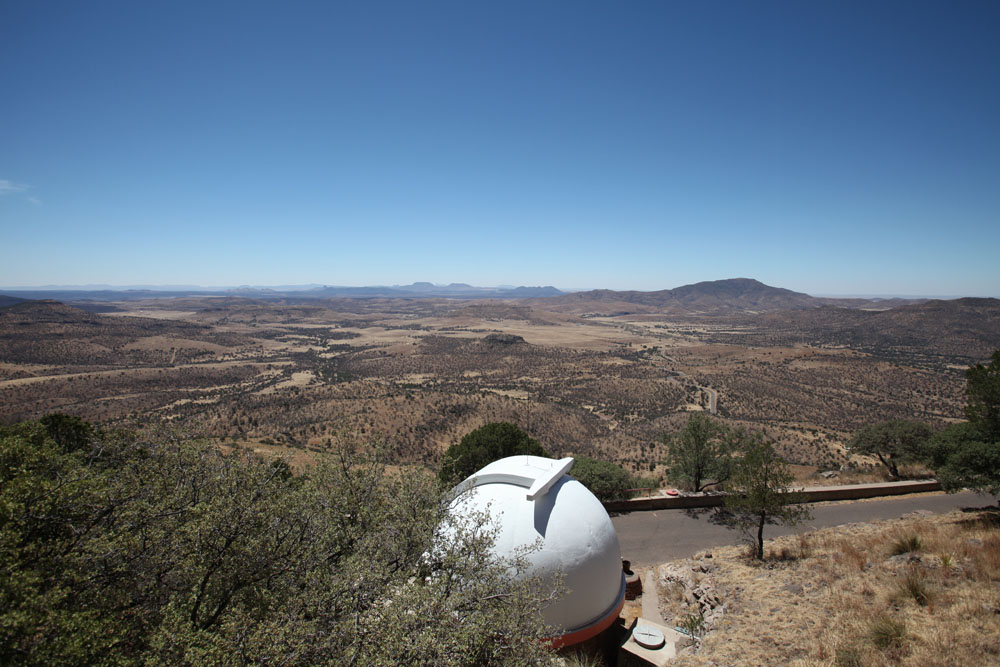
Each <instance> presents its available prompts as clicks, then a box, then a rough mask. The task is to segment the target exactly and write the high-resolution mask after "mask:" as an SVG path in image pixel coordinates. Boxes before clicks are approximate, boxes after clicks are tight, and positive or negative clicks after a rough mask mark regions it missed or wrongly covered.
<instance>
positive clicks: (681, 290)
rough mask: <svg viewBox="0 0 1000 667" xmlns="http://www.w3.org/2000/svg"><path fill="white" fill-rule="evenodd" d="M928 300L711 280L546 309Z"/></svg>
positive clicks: (764, 307)
mask: <svg viewBox="0 0 1000 667" xmlns="http://www.w3.org/2000/svg"><path fill="white" fill-rule="evenodd" d="M922 300H923V299H860V298H858V299H835V298H826V297H815V296H810V295H808V294H805V293H803V292H793V291H792V290H788V289H784V288H781V287H771V286H770V285H765V284H764V283H762V282H760V281H758V280H753V279H752V278H730V279H727V280H711V281H705V282H700V283H695V284H693V285H684V286H682V287H677V288H674V289H666V290H659V291H655V292H635V291H625V292H616V291H614V290H591V291H589V292H575V293H573V294H564V295H562V296H559V297H554V298H552V299H548V300H547V301H546V306H547V307H552V306H554V305H555V306H557V307H558V306H562V307H563V308H561V309H564V310H569V311H574V312H585V311H594V312H602V313H607V314H623V313H628V312H633V313H654V312H655V313H673V314H711V315H722V314H732V313H741V312H742V313H766V312H773V311H782V310H802V309H809V308H821V307H823V306H838V307H841V308H875V309H879V310H884V309H888V308H893V307H896V306H900V305H903V304H906V303H916V302H918V301H922Z"/></svg>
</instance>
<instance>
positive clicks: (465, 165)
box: [0, 0, 1000, 296]
mask: <svg viewBox="0 0 1000 667" xmlns="http://www.w3.org/2000/svg"><path fill="white" fill-rule="evenodd" d="M998 31H1000V3H997V2H994V1H992V0H989V1H986V2H962V1H959V2H944V1H941V2H934V3H923V2H909V1H907V2H766V1H765V2H715V1H711V0H708V1H705V2H666V1H658V2H629V3H608V2H576V1H574V2H546V1H543V2H537V1H536V2H523V3H522V2H507V1H505V2H495V3H479V2H455V3H439V2H379V1H373V2H362V3H334V2H317V3H299V2H285V3H278V2H268V3H264V2H233V3H224V2H208V3H205V2H197V3H195V2H191V3H187V2H169V3H167V2H162V3H156V2H103V1H102V2H92V3H81V2H64V3H63V2H48V1H45V0H40V1H38V2H30V1H27V0H0V63H2V64H3V66H2V67H0V99H2V103H0V286H25V285H44V284H85V283H109V284H119V285H125V284H140V283H141V284H160V283H162V284H167V283H173V284H202V285H240V284H256V285H267V284H295V283H325V284H338V285H362V284H397V283H399V284H402V283H410V282H413V281H416V280H427V281H432V282H438V283H448V282H467V283H472V284H477V285H496V284H526V285H555V286H558V287H564V288H575V287H605V288H611V289H642V290H653V289H664V288H671V287H676V286H678V285H682V284H686V283H691V282H697V281H700V280H714V279H720V278H731V277H752V278H757V279H759V280H761V281H763V282H765V283H768V284H771V285H776V286H780V287H787V288H790V289H795V290H799V291H805V292H809V293H813V294H914V295H941V294H944V295H984V296H1000V262H998V261H997V246H998V243H997V242H998V241H1000V40H998V39H996V35H997V34H998Z"/></svg>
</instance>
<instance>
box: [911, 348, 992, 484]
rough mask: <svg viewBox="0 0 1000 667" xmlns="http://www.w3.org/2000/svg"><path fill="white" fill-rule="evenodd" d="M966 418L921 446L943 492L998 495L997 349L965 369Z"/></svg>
mask: <svg viewBox="0 0 1000 667" xmlns="http://www.w3.org/2000/svg"><path fill="white" fill-rule="evenodd" d="M965 377H966V380H967V389H966V395H967V396H968V402H967V405H966V408H965V414H966V416H967V417H968V418H969V421H967V422H963V423H959V424H951V425H950V426H948V427H947V428H945V429H944V430H942V431H941V432H939V433H937V434H935V435H934V436H933V437H932V438H931V439H930V440H929V441H928V443H927V446H926V447H925V458H926V460H927V462H928V465H930V467H932V468H933V469H934V471H935V472H936V473H937V476H938V479H939V480H940V481H941V486H942V487H943V488H944V490H945V491H948V492H949V493H953V492H955V491H960V490H961V489H963V488H969V489H973V490H975V491H980V492H987V493H990V494H992V495H994V496H1000V350H998V351H996V352H994V353H993V357H992V360H991V361H990V363H989V364H988V365H986V366H983V365H982V364H976V365H975V366H972V367H971V368H969V369H968V370H967V371H966V372H965Z"/></svg>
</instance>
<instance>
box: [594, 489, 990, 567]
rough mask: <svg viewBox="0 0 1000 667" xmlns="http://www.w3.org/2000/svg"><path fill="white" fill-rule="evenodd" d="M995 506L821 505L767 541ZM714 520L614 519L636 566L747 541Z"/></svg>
mask: <svg viewBox="0 0 1000 667" xmlns="http://www.w3.org/2000/svg"><path fill="white" fill-rule="evenodd" d="M995 503H996V501H995V500H994V498H993V497H992V496H987V495H980V494H976V493H971V492H965V493H956V494H954V495H945V494H934V495H928V494H922V495H918V496H909V497H902V498H886V499H884V500H868V501H865V502H857V501H844V502H837V503H820V504H818V505H813V506H812V507H811V509H812V512H813V519H812V520H811V521H808V522H806V523H805V524H803V525H801V526H795V527H794V528H785V527H784V526H767V527H765V528H764V539H768V538H771V537H778V536H779V535H790V534H795V533H804V532H807V531H810V530H813V529H815V528H825V527H827V526H839V525H842V524H845V523H855V522H858V521H873V520H875V519H896V518H899V517H901V516H902V515H904V514H906V513H908V512H913V511H915V510H921V509H922V510H930V511H932V512H948V511H950V510H952V509H955V508H958V507H985V506H987V505H992V506H995ZM688 512H690V510H688ZM709 516H710V515H709V514H708V513H707V511H705V513H703V514H698V515H691V514H687V513H685V510H655V511H651V512H630V513H628V514H620V515H618V516H615V517H612V519H611V520H612V522H613V523H614V525H615V530H616V531H618V541H619V543H620V544H621V548H622V558H627V559H629V560H631V561H632V564H633V565H639V566H648V565H656V564H659V563H663V562H666V561H668V560H675V559H678V558H690V557H691V556H694V555H695V553H697V552H699V551H702V550H704V549H707V548H711V547H718V546H727V545H731V544H740V543H741V542H742V534H741V533H740V532H739V531H737V530H729V529H727V528H724V527H722V526H717V525H715V524H713V523H710V522H709V521H708V517H709Z"/></svg>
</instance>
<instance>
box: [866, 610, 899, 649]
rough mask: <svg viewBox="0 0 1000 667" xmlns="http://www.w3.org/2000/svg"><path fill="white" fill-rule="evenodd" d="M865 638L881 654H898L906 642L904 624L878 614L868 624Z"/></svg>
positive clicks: (885, 615)
mask: <svg viewBox="0 0 1000 667" xmlns="http://www.w3.org/2000/svg"><path fill="white" fill-rule="evenodd" d="M867 630H868V633H867V638H868V641H870V642H871V643H872V644H873V645H874V646H875V648H877V649H878V650H880V651H882V652H890V651H891V652H894V653H898V652H899V651H901V650H902V649H903V646H904V643H905V642H906V637H907V633H906V623H905V622H904V621H902V620H900V619H898V618H894V617H892V616H890V615H889V614H879V615H877V616H875V617H874V618H873V619H871V620H870V621H869V622H868V628H867Z"/></svg>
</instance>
